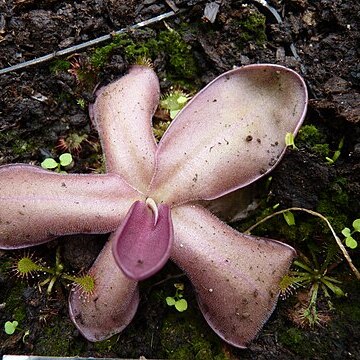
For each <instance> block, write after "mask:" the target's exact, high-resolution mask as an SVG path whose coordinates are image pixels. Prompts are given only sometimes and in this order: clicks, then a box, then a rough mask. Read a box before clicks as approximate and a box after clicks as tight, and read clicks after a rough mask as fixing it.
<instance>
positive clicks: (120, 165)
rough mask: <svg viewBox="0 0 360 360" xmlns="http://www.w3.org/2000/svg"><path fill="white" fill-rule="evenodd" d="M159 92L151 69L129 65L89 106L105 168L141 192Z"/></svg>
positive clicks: (151, 153) (149, 167)
mask: <svg viewBox="0 0 360 360" xmlns="http://www.w3.org/2000/svg"><path fill="white" fill-rule="evenodd" d="M159 93H160V90H159V81H158V78H157V76H156V74H155V73H154V71H153V70H152V69H150V68H149V67H144V66H133V67H132V68H130V71H129V73H128V74H127V75H125V76H123V77H121V78H120V79H119V80H117V81H115V82H113V83H111V84H109V85H107V86H105V87H103V88H102V89H100V91H98V94H97V98H96V101H95V103H94V104H93V105H92V106H91V107H90V115H91V117H92V120H93V121H94V123H95V124H96V127H97V129H98V132H99V135H100V138H101V140H102V149H103V152H104V154H105V159H106V168H107V171H108V172H114V173H116V174H118V175H120V176H121V177H122V178H123V179H124V180H125V181H127V182H128V183H129V184H131V185H132V186H134V187H136V188H137V189H139V190H140V191H142V192H146V190H147V188H148V186H149V183H150V180H151V178H152V175H153V171H154V162H155V160H154V158H155V151H156V142H155V138H154V135H153V132H152V128H151V124H152V115H153V113H154V112H155V110H156V107H157V105H158V102H159Z"/></svg>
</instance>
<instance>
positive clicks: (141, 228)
mask: <svg viewBox="0 0 360 360" xmlns="http://www.w3.org/2000/svg"><path fill="white" fill-rule="evenodd" d="M172 243H173V227H172V221H171V216H170V208H169V206H167V205H161V204H160V205H159V206H158V211H157V213H156V214H154V212H153V210H151V209H150V208H149V206H148V205H147V204H146V203H145V202H141V201H137V202H135V203H134V204H133V206H132V207H131V209H130V210H129V212H128V214H127V216H126V218H125V220H124V221H123V222H122V224H121V226H120V227H119V229H118V230H117V231H116V232H115V240H114V244H113V253H114V257H115V260H116V263H117V264H118V266H119V267H120V268H121V269H122V271H123V272H124V273H125V274H126V275H127V276H128V277H129V278H130V279H133V280H137V281H139V280H144V279H146V278H148V277H150V276H151V275H153V274H155V273H156V272H157V271H158V270H160V269H161V268H162V267H163V266H164V265H165V263H166V261H167V260H168V258H169V256H170V250H171V246H172Z"/></svg>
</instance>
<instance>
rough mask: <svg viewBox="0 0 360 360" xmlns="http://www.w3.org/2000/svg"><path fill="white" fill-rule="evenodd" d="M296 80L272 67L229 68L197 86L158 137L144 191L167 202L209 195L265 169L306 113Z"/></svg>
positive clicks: (287, 71)
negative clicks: (148, 188)
mask: <svg viewBox="0 0 360 360" xmlns="http://www.w3.org/2000/svg"><path fill="white" fill-rule="evenodd" d="M306 104H307V91H306V87H305V83H304V81H303V80H302V78H301V77H300V76H299V75H298V74H297V73H295V72H294V71H292V70H290V69H287V68H284V67H282V66H278V65H249V66H245V67H242V68H239V69H236V70H231V71H229V72H227V73H224V74H223V75H221V76H219V77H218V78H216V79H215V80H214V81H213V82H211V83H210V84H209V85H207V86H206V87H205V88H204V89H203V90H202V91H200V92H199V93H198V94H197V95H196V96H195V97H194V98H193V99H192V100H191V101H190V103H189V104H188V105H187V106H186V107H185V108H184V109H183V110H182V111H181V112H180V113H179V115H178V116H177V117H176V118H175V120H174V121H173V123H172V124H171V125H170V127H169V128H168V130H167V132H166V133H165V134H164V136H163V138H162V139H161V141H160V143H159V146H158V150H157V154H156V173H155V177H154V179H153V181H152V184H151V194H152V196H153V197H154V198H160V199H161V200H162V201H164V202H166V203H167V204H169V205H171V206H172V205H174V204H179V203H180V204H181V203H184V202H188V201H191V200H211V199H214V198H217V197H220V196H222V195H225V194H227V193H229V192H231V191H234V190H236V189H238V188H240V187H244V186H246V185H248V184H250V183H251V182H253V181H255V180H256V179H258V178H260V177H262V176H263V175H264V174H266V173H267V172H269V171H270V170H271V169H272V168H273V167H274V166H275V165H276V164H277V163H278V161H279V160H280V158H281V156H282V155H283V153H284V151H285V135H286V133H288V132H291V133H296V132H297V130H298V129H299V127H300V125H301V123H302V120H303V118H304V116H305V111H306Z"/></svg>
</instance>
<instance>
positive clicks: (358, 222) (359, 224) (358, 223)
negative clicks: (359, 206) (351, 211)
mask: <svg viewBox="0 0 360 360" xmlns="http://www.w3.org/2000/svg"><path fill="white" fill-rule="evenodd" d="M352 226H353V228H354V229H355V230H356V231H359V232H360V219H356V220H354V222H353V223H352Z"/></svg>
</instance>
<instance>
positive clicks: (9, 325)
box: [4, 320, 19, 335]
mask: <svg viewBox="0 0 360 360" xmlns="http://www.w3.org/2000/svg"><path fill="white" fill-rule="evenodd" d="M18 325H19V323H18V322H17V321H16V320H14V321H12V322H11V321H7V322H6V323H5V326H4V329H5V332H6V333H7V334H8V335H12V334H13V333H14V332H15V330H16V327H17V326H18Z"/></svg>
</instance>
